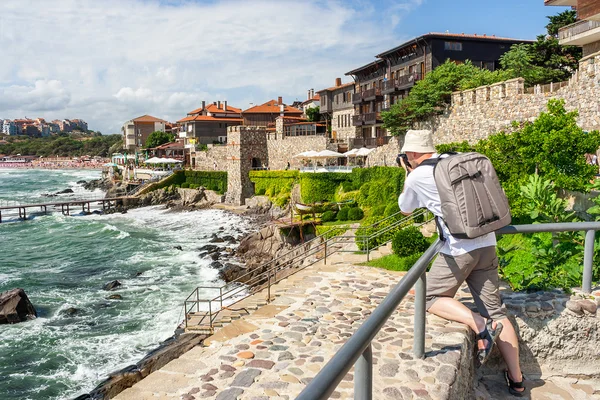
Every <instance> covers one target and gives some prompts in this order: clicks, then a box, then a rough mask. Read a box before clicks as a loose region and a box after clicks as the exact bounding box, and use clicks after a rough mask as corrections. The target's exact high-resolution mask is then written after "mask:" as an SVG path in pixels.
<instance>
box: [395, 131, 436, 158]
mask: <svg viewBox="0 0 600 400" xmlns="http://www.w3.org/2000/svg"><path fill="white" fill-rule="evenodd" d="M401 151H402V152H403V153H406V152H407V151H413V152H415V153H435V147H434V146H433V133H432V132H431V131H430V130H429V129H423V130H413V129H411V130H409V131H408V132H406V135H405V136H404V145H403V146H402V150H401Z"/></svg>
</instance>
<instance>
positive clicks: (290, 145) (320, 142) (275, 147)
mask: <svg viewBox="0 0 600 400" xmlns="http://www.w3.org/2000/svg"><path fill="white" fill-rule="evenodd" d="M328 144H329V139H328V138H327V137H325V136H288V137H279V136H278V137H277V138H276V139H270V140H268V141H267V149H268V152H269V164H268V165H269V169H271V170H278V169H285V168H286V167H287V163H288V161H289V162H290V166H291V167H292V168H294V169H295V168H298V167H300V165H301V164H300V160H299V159H297V158H292V156H293V155H295V154H298V153H302V152H305V151H308V150H314V151H321V150H325V149H327V148H328V147H327V146H328ZM330 150H334V151H337V145H335V149H330Z"/></svg>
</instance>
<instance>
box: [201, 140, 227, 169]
mask: <svg viewBox="0 0 600 400" xmlns="http://www.w3.org/2000/svg"><path fill="white" fill-rule="evenodd" d="M215 165H216V168H215ZM195 169H197V170H201V171H213V170H217V171H227V146H213V145H208V150H206V151H196V167H195Z"/></svg>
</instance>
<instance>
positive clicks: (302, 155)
mask: <svg viewBox="0 0 600 400" xmlns="http://www.w3.org/2000/svg"><path fill="white" fill-rule="evenodd" d="M318 154H319V153H317V152H316V151H314V150H308V151H304V152H302V153H299V154H296V155H295V156H292V158H314V157H316V156H317V155H318Z"/></svg>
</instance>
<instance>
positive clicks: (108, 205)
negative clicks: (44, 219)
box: [0, 196, 134, 223]
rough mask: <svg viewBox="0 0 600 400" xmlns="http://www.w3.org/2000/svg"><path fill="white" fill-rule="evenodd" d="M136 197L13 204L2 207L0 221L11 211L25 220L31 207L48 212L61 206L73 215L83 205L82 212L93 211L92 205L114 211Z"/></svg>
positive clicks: (65, 212) (63, 212) (106, 210)
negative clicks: (3, 214) (3, 215)
mask: <svg viewBox="0 0 600 400" xmlns="http://www.w3.org/2000/svg"><path fill="white" fill-rule="evenodd" d="M131 199H134V197H129V196H126V197H111V198H100V199H84V200H72V201H57V202H48V203H37V204H18V205H13V206H3V207H0V223H2V213H3V212H4V213H5V215H6V212H10V211H15V212H14V213H11V215H15V216H16V212H18V213H19V219H21V220H24V219H27V211H28V209H29V211H30V213H31V209H39V211H40V212H42V213H44V214H46V213H47V212H48V208H49V207H50V208H54V209H55V210H58V208H59V207H60V211H61V213H62V214H63V215H71V212H72V210H74V209H78V207H79V206H81V211H82V212H88V213H89V212H91V209H92V205H93V206H94V208H98V209H100V207H101V208H102V212H108V211H113V210H115V209H116V208H117V206H119V205H121V206H123V205H125V203H126V202H127V200H131ZM96 206H97V207H96Z"/></svg>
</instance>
